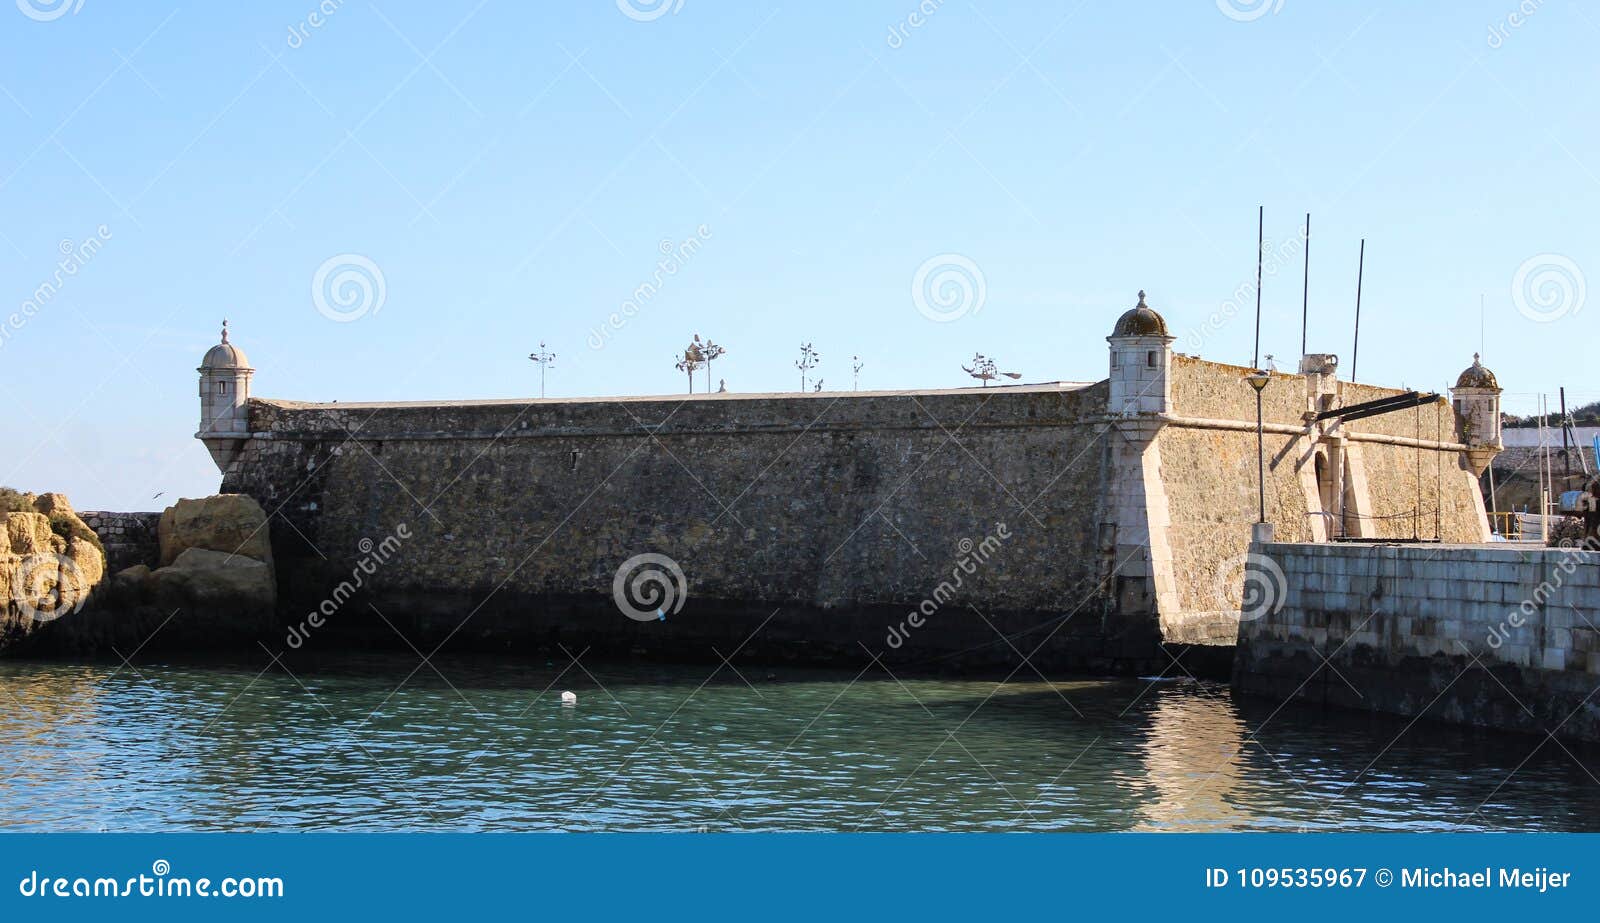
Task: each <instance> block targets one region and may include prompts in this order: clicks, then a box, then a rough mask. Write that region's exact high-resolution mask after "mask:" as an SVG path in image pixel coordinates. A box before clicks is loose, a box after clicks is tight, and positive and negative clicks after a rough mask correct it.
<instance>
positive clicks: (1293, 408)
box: [1160, 356, 1484, 644]
mask: <svg viewBox="0 0 1600 923" xmlns="http://www.w3.org/2000/svg"><path fill="white" fill-rule="evenodd" d="M1248 372H1249V369H1246V368H1243V367H1239V366H1228V365H1222V364H1219V363H1213V362H1206V361H1202V360H1198V359H1194V358H1191V357H1187V356H1177V357H1174V359H1173V415H1174V416H1175V417H1176V418H1178V422H1177V423H1174V424H1170V425H1168V426H1167V427H1165V428H1164V429H1163V430H1162V432H1161V435H1160V443H1161V458H1162V477H1163V481H1164V482H1165V488H1166V493H1167V497H1168V505H1169V508H1170V510H1171V516H1170V518H1171V523H1172V524H1171V526H1170V530H1169V535H1170V537H1171V542H1170V545H1171V547H1172V568H1173V575H1174V582H1175V584H1176V586H1177V588H1178V603H1179V605H1178V609H1177V611H1175V612H1166V611H1164V612H1163V614H1162V619H1161V621H1162V630H1163V634H1164V636H1165V637H1166V638H1168V639H1169V640H1184V641H1193V642H1197V643H1212V644H1232V643H1234V638H1235V635H1236V630H1237V625H1238V620H1237V613H1238V608H1239V597H1238V594H1239V592H1240V585H1241V583H1242V579H1241V578H1242V576H1243V561H1244V558H1245V556H1246V555H1247V554H1248V552H1249V543H1250V527H1251V524H1252V523H1254V522H1255V521H1256V517H1257V515H1258V501H1257V488H1256V478H1257V467H1256V466H1257V457H1256V452H1257V448H1256V434H1255V432H1254V421H1255V393H1254V392H1253V391H1252V390H1251V389H1250V387H1249V385H1247V384H1245V382H1244V381H1243V378H1244V376H1245V375H1246V374H1248ZM1340 387H1341V388H1342V389H1344V390H1343V394H1344V402H1345V403H1346V404H1351V403H1358V402H1362V401H1369V400H1375V399H1377V398H1380V397H1389V396H1393V395H1396V394H1401V393H1403V392H1402V391H1401V390H1399V389H1391V388H1378V387H1373V386H1368V385H1352V384H1350V383H1348V382H1342V383H1341V384H1340ZM1262 397H1263V401H1262V405H1263V419H1264V420H1265V422H1266V424H1267V426H1269V427H1272V426H1274V425H1276V426H1277V427H1279V428H1280V430H1281V428H1283V427H1286V426H1292V427H1295V428H1297V429H1301V430H1303V431H1304V430H1305V427H1306V424H1305V422H1304V420H1303V417H1302V415H1303V414H1304V413H1305V410H1306V407H1307V399H1306V380H1305V378H1304V376H1300V375H1284V374H1275V375H1274V376H1273V379H1272V381H1271V383H1270V384H1269V385H1268V386H1267V388H1266V390H1265V391H1264V392H1263V395H1262ZM1417 417H1418V411H1417V410H1407V411H1401V412H1398V413H1394V414H1385V415H1381V416H1376V417H1368V418H1366V419H1364V420H1358V421H1355V422H1354V423H1351V424H1347V425H1341V426H1340V428H1339V430H1340V431H1341V432H1343V433H1344V434H1345V435H1346V444H1347V445H1348V446H1349V447H1350V449H1349V451H1348V456H1349V457H1348V467H1349V468H1350V469H1353V470H1352V471H1351V472H1350V474H1349V477H1348V481H1349V484H1348V485H1347V486H1349V487H1351V488H1353V491H1354V492H1357V493H1359V496H1358V497H1351V498H1350V500H1349V501H1347V516H1348V517H1349V520H1348V521H1351V522H1352V523H1353V522H1354V521H1355V520H1356V517H1357V514H1358V513H1359V514H1360V515H1361V518H1360V523H1361V525H1360V528H1361V529H1362V530H1363V531H1362V534H1363V535H1364V536H1368V537H1377V538H1397V537H1404V538H1409V537H1411V535H1412V529H1413V526H1412V516H1413V512H1414V511H1415V510H1417V509H1418V508H1419V505H1418V504H1419V496H1420V504H1421V505H1420V509H1421V510H1422V516H1421V519H1420V525H1419V528H1420V532H1419V534H1420V535H1421V537H1423V538H1433V537H1434V535H1435V525H1434V522H1435V521H1434V511H1435V509H1439V510H1441V511H1442V516H1441V520H1440V533H1441V536H1442V538H1443V539H1444V540H1445V541H1447V542H1476V541H1482V540H1483V537H1484V536H1483V529H1484V518H1483V514H1482V508H1481V497H1480V496H1479V494H1478V489H1477V482H1476V480H1475V479H1474V478H1473V476H1472V474H1471V473H1470V472H1469V471H1468V470H1466V469H1465V467H1464V463H1463V455H1462V453H1461V452H1458V451H1455V450H1451V449H1445V450H1440V449H1437V448H1433V447H1431V446H1432V445H1434V444H1437V440H1436V435H1437V434H1436V427H1437V428H1440V429H1442V431H1443V433H1444V441H1445V442H1446V443H1453V442H1454V436H1453V434H1454V433H1455V418H1454V412H1453V410H1452V409H1451V408H1450V406H1449V405H1448V404H1447V403H1437V404H1432V405H1428V406H1426V407H1423V408H1422V409H1421V419H1422V426H1421V433H1422V439H1423V441H1425V442H1427V443H1429V444H1430V446H1429V447H1424V448H1421V449H1420V450H1419V449H1418V448H1416V447H1415V446H1410V445H1407V446H1398V445H1391V444H1388V443H1386V442H1381V441H1374V439H1373V438H1369V437H1377V438H1387V439H1394V438H1401V439H1408V440H1411V441H1415V437H1416V434H1417V426H1416V420H1417ZM1224 420H1232V421H1248V424H1249V425H1246V426H1243V427H1240V426H1237V425H1235V426H1234V427H1232V428H1223V427H1219V426H1212V425H1210V424H1211V423H1215V422H1216V421H1224ZM1185 421H1187V422H1185ZM1264 442H1265V446H1266V458H1267V489H1266V514H1267V520H1268V521H1269V522H1271V523H1272V524H1273V527H1274V530H1275V533H1276V536H1277V539H1278V540H1279V541H1281V542H1311V541H1324V540H1326V536H1327V529H1328V526H1329V525H1331V520H1330V519H1329V518H1328V517H1324V516H1322V515H1320V512H1321V511H1322V510H1323V506H1324V504H1323V500H1322V496H1321V488H1320V487H1319V483H1318V477H1317V463H1316V459H1317V455H1318V453H1319V452H1320V453H1322V455H1323V457H1324V466H1325V467H1326V466H1327V465H1328V461H1327V452H1328V448H1327V447H1326V446H1325V445H1320V444H1319V443H1320V437H1319V436H1317V435H1315V434H1307V435H1299V436H1296V435H1289V434H1287V433H1284V432H1281V431H1280V432H1276V433H1275V432H1270V431H1269V432H1268V433H1267V434H1266V436H1265V440H1264ZM1419 455H1420V457H1421V461H1422V470H1421V477H1420V482H1419V477H1418V473H1417V460H1418V457H1419ZM1363 486H1364V490H1363V489H1362V487H1363ZM1419 487H1420V494H1419Z"/></svg>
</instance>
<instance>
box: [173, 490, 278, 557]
mask: <svg viewBox="0 0 1600 923" xmlns="http://www.w3.org/2000/svg"><path fill="white" fill-rule="evenodd" d="M157 536H158V538H159V540H160V543H161V566H162V567H167V566H169V565H171V564H174V563H176V562H177V560H178V558H179V557H180V556H182V555H183V553H184V552H185V551H188V550H190V549H192V548H198V549H202V550H205V551H219V552H222V553H224V554H228V555H235V556H242V557H246V558H250V559H252V560H255V561H259V562H261V563H263V564H267V565H269V566H270V565H271V564H272V545H271V543H270V541H269V540H268V534H267V514H266V512H265V511H263V510H262V509H261V504H259V503H257V502H256V501H255V500H253V499H252V498H250V497H247V496H244V495H243V494H219V495H217V496H215V497H206V498H204V499H201V500H187V499H185V500H179V501H178V502H177V503H176V504H174V505H172V506H169V507H167V508H166V510H165V511H164V512H162V514H161V522H160V524H159V526H158V527H157Z"/></svg>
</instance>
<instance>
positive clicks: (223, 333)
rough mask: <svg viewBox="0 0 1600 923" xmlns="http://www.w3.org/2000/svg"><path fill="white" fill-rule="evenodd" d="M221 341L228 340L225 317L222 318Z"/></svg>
mask: <svg viewBox="0 0 1600 923" xmlns="http://www.w3.org/2000/svg"><path fill="white" fill-rule="evenodd" d="M222 342H224V343H226V342H228V319H227V318H226V317H224V318H223V319H222Z"/></svg>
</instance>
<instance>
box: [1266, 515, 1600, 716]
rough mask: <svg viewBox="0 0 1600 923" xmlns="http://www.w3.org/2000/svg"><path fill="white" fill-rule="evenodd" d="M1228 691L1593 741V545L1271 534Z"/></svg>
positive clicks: (1597, 598) (1597, 613)
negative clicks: (1256, 604) (1274, 539)
mask: <svg viewBox="0 0 1600 923" xmlns="http://www.w3.org/2000/svg"><path fill="white" fill-rule="evenodd" d="M1252 553H1253V554H1254V555H1255V556H1256V559H1255V560H1254V561H1253V562H1252V565H1251V577H1252V578H1253V579H1256V580H1259V581H1260V584H1259V585H1260V586H1261V587H1262V589H1263V592H1264V594H1265V595H1264V596H1263V597H1261V598H1262V599H1263V600H1264V603H1263V605H1262V607H1261V608H1262V614H1261V615H1260V617H1259V618H1255V619H1251V620H1247V621H1244V622H1242V623H1241V624H1240V630H1239V644H1238V648H1237V650H1236V655H1235V662H1234V684H1235V688H1236V689H1238V690H1239V691H1241V692H1245V693H1252V694H1258V695H1263V696H1270V697H1272V698H1275V699H1278V700H1280V701H1281V700H1284V699H1288V698H1297V699H1303V700H1308V701H1313V702H1321V703H1324V704H1328V705H1334V706H1338V707H1342V708H1353V709H1363V710H1369V711H1379V712H1389V713H1393V714H1397V715H1405V716H1411V717H1415V716H1423V717H1427V718H1432V719H1438V720H1443V721H1449V722H1453V723H1457V724H1467V725H1477V726H1482V727H1491V728H1500V729H1509V730H1517V731H1527V732H1532V733H1541V734H1542V733H1554V734H1556V735H1558V736H1562V737H1568V738H1572V739H1578V740H1588V741H1597V740H1600V702H1597V701H1594V700H1593V699H1591V696H1592V695H1593V693H1594V691H1595V689H1596V687H1597V686H1600V627H1597V626H1600V553H1596V552H1593V551H1584V550H1573V549H1556V548H1551V549H1545V548H1538V547H1521V546H1514V545H1504V544H1498V545H1478V546H1461V545H1431V544H1422V545H1368V544H1301V543H1281V542H1280V543H1272V544H1265V545H1256V546H1253V548H1252Z"/></svg>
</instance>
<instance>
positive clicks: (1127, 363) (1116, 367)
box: [1106, 292, 1175, 426]
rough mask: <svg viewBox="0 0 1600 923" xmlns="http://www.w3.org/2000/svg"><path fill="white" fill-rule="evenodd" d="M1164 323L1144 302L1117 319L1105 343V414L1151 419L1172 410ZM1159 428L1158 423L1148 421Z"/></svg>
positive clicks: (1169, 338)
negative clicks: (1108, 367) (1107, 369)
mask: <svg viewBox="0 0 1600 923" xmlns="http://www.w3.org/2000/svg"><path fill="white" fill-rule="evenodd" d="M1174 339H1175V337H1173V336H1172V335H1171V334H1169V333H1168V332H1167V322H1166V320H1165V319H1163V318H1162V317H1161V315H1160V314H1157V313H1156V312H1155V310H1154V309H1152V308H1151V307H1150V306H1149V305H1147V304H1145V303H1144V292H1140V293H1139V303H1138V304H1136V305H1134V306H1133V307H1132V308H1130V309H1128V311H1126V312H1125V313H1124V314H1123V315H1122V316H1121V317H1119V318H1117V325H1116V327H1114V328H1112V331H1111V335H1110V336H1108V337H1106V342H1108V343H1110V344H1111V394H1110V397H1109V398H1108V400H1107V407H1106V411H1107V412H1108V413H1110V414H1112V415H1113V416H1123V417H1132V418H1140V417H1143V418H1154V417H1159V416H1162V415H1165V414H1167V413H1170V412H1171V410H1172V375H1171V372H1172V341H1173V340H1174ZM1150 422H1152V423H1154V424H1155V425H1157V426H1159V425H1160V423H1159V421H1156V420H1153V419H1151V421H1150Z"/></svg>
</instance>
